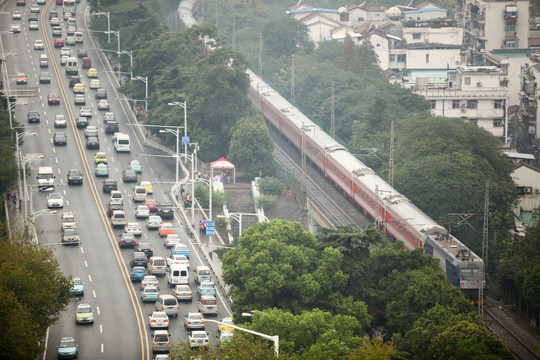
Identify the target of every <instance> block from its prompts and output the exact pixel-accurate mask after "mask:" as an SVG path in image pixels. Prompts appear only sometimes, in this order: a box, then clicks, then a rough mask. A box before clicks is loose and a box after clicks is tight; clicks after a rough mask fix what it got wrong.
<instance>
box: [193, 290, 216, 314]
mask: <svg viewBox="0 0 540 360" xmlns="http://www.w3.org/2000/svg"><path fill="white" fill-rule="evenodd" d="M197 308H198V309H199V312H200V313H201V314H203V315H207V316H217V315H218V302H217V299H216V297H215V296H214V295H201V296H199V300H198V301H197Z"/></svg>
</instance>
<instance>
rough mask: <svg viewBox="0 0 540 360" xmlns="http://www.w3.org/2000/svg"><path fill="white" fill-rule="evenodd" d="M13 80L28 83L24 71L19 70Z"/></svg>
mask: <svg viewBox="0 0 540 360" xmlns="http://www.w3.org/2000/svg"><path fill="white" fill-rule="evenodd" d="M15 82H16V83H17V84H28V76H26V74H25V73H23V72H20V73H18V74H17V76H16V77H15Z"/></svg>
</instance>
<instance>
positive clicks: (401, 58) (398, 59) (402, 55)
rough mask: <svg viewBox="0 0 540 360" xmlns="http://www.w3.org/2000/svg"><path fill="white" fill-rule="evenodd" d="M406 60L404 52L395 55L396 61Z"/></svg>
mask: <svg viewBox="0 0 540 360" xmlns="http://www.w3.org/2000/svg"><path fill="white" fill-rule="evenodd" d="M406 60H407V55H406V54H399V55H398V56H397V61H398V62H405V61H406Z"/></svg>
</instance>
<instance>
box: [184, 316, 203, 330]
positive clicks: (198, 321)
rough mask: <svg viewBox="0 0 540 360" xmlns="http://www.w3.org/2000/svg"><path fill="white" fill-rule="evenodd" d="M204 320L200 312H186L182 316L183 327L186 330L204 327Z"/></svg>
mask: <svg viewBox="0 0 540 360" xmlns="http://www.w3.org/2000/svg"><path fill="white" fill-rule="evenodd" d="M204 326H205V321H204V318H203V315H202V314H201V313H187V314H186V316H184V328H185V329H186V330H188V331H189V330H193V329H204Z"/></svg>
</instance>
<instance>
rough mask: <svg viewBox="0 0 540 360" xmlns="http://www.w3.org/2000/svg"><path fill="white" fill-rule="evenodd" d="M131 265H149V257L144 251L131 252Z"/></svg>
mask: <svg viewBox="0 0 540 360" xmlns="http://www.w3.org/2000/svg"><path fill="white" fill-rule="evenodd" d="M130 265H131V267H133V266H144V267H147V266H148V258H147V257H146V254H145V253H143V252H142V251H134V252H133V253H132V254H131V260H130Z"/></svg>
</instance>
